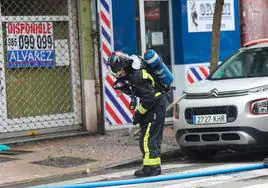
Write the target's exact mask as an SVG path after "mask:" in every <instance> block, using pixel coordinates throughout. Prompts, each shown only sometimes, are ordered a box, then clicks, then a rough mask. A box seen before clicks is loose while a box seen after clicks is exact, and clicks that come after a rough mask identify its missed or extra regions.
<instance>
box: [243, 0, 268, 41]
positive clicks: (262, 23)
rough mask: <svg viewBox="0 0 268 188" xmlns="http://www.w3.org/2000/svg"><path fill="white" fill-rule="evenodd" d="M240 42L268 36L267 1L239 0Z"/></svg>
mask: <svg viewBox="0 0 268 188" xmlns="http://www.w3.org/2000/svg"><path fill="white" fill-rule="evenodd" d="M240 6H241V11H240V17H241V44H244V43H246V42H248V41H250V40H254V39H260V38H267V37H268V24H267V23H268V1H267V0H240Z"/></svg>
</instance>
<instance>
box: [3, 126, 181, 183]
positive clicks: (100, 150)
mask: <svg viewBox="0 0 268 188" xmlns="http://www.w3.org/2000/svg"><path fill="white" fill-rule="evenodd" d="M129 132H130V131H129V129H120V130H113V131H109V132H106V135H96V136H88V135H86V136H75V137H67V138H61V139H51V140H43V141H34V142H28V143H21V144H14V145H9V146H11V149H12V150H23V151H30V152H28V153H27V152H25V153H22V154H19V155H0V169H1V173H0V186H1V185H2V186H3V184H9V183H14V182H31V181H34V180H36V179H43V178H48V177H53V176H54V177H57V176H61V175H63V174H71V173H75V172H82V171H84V172H86V171H87V172H89V173H91V172H94V171H97V170H101V169H104V168H107V167H109V166H112V165H115V164H120V163H122V162H126V161H131V160H136V159H140V158H141V153H140V150H139V145H138V140H137V139H135V138H134V137H133V136H131V134H129ZM175 149H178V145H177V143H176V141H175V137H174V133H173V130H172V126H167V127H165V131H164V137H163V144H162V152H166V151H172V150H175ZM58 157H64V158H61V159H59V158H58ZM55 158H56V159H55ZM12 159H15V160H12ZM6 160H8V161H6ZM41 160H47V161H43V162H42V163H41V164H43V165H40V164H36V163H33V162H38V161H41ZM79 164H80V165H79ZM48 165H49V166H48Z"/></svg>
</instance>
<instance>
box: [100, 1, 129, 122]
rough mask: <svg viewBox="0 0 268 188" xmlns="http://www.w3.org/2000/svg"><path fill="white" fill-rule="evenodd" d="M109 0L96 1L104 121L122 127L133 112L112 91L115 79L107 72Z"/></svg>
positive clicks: (110, 46) (110, 37)
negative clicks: (98, 21)
mask: <svg viewBox="0 0 268 188" xmlns="http://www.w3.org/2000/svg"><path fill="white" fill-rule="evenodd" d="M111 5H112V2H111V0H98V7H99V10H98V14H99V20H100V44H101V60H102V62H101V63H102V71H103V80H104V88H103V92H104V107H105V114H104V115H105V120H106V124H108V125H123V124H130V123H132V116H133V111H131V110H130V109H129V103H130V98H129V97H128V96H127V95H120V93H119V92H118V91H115V90H114V89H113V83H114V81H115V78H114V77H113V76H112V75H110V74H109V73H108V71H107V61H108V58H109V56H110V55H111V52H112V51H113V50H114V46H113V28H112V6H111Z"/></svg>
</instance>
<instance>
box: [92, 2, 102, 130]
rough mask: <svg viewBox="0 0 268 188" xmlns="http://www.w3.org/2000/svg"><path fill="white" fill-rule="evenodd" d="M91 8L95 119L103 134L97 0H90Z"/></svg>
mask: <svg viewBox="0 0 268 188" xmlns="http://www.w3.org/2000/svg"><path fill="white" fill-rule="evenodd" d="M91 8H92V15H93V16H92V33H91V37H92V40H93V48H94V64H95V90H96V105H97V119H98V126H97V130H98V133H99V134H101V135H104V134H105V126H104V124H105V122H104V104H103V101H104V100H103V97H104V96H103V92H102V88H103V87H102V86H103V81H102V64H101V58H100V57H101V56H100V55H101V54H100V50H99V49H100V37H99V30H98V28H99V26H98V24H99V19H98V14H97V12H98V11H97V1H96V0H95V1H94V0H93V1H91Z"/></svg>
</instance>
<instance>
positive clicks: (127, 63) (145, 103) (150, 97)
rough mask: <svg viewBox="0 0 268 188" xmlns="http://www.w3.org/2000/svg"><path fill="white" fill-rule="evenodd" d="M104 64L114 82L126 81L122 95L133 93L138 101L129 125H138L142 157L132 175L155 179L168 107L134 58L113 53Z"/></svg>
mask: <svg viewBox="0 0 268 188" xmlns="http://www.w3.org/2000/svg"><path fill="white" fill-rule="evenodd" d="M133 57H134V58H133ZM140 62H141V61H140ZM108 63H109V69H110V72H111V73H112V74H113V75H114V76H115V78H117V80H120V79H122V80H126V81H127V83H128V84H129V85H128V86H131V89H128V90H127V92H125V93H127V94H130V93H134V95H135V96H136V97H139V99H140V102H139V105H138V107H137V108H136V111H135V115H134V117H133V124H134V125H136V124H139V126H140V129H141V133H140V139H139V145H140V149H141V152H142V154H143V167H142V169H140V170H137V171H135V173H134V175H135V176H136V177H146V176H156V175H159V174H161V166H160V165H161V159H160V150H161V142H162V136H163V130H164V122H165V114H166V108H167V105H168V100H167V96H166V93H165V92H162V91H161V88H160V87H158V83H157V81H156V78H155V77H154V76H153V74H152V73H150V72H149V70H148V69H146V68H144V67H143V66H142V64H141V63H139V61H137V56H131V57H129V56H128V55H126V54H124V53H122V52H113V53H112V54H111V56H110V57H109V59H108ZM121 85H122V84H121ZM122 88H126V86H123V87H122ZM130 90H131V91H130ZM123 92H124V91H123Z"/></svg>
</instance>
